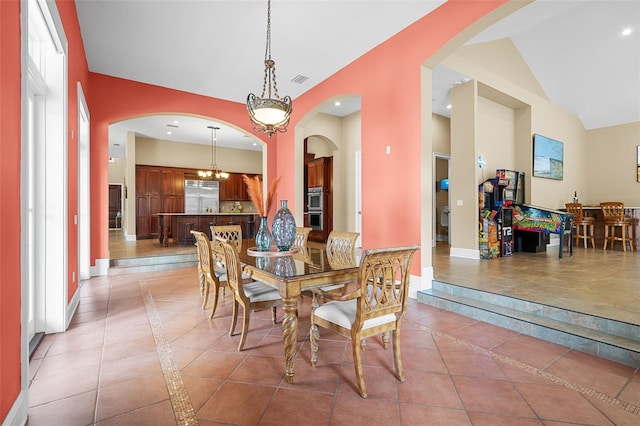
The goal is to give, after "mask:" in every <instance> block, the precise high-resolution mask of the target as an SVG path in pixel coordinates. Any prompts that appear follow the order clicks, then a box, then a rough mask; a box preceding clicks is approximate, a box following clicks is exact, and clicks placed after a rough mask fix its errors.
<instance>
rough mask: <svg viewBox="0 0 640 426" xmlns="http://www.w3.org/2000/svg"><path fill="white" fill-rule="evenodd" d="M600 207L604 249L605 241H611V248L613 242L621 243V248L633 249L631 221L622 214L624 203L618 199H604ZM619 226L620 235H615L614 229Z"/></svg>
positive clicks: (605, 246) (625, 249) (605, 247)
mask: <svg viewBox="0 0 640 426" xmlns="http://www.w3.org/2000/svg"><path fill="white" fill-rule="evenodd" d="M600 209H601V210H602V215H603V218H604V250H606V249H607V243H608V242H610V243H611V249H612V250H613V248H614V245H615V242H616V241H620V242H621V243H622V249H623V250H624V251H627V244H629V249H630V250H631V251H633V222H632V221H631V219H628V218H626V217H625V216H624V203H621V202H619V201H606V202H603V203H600ZM618 228H620V236H619V237H618V236H617V232H616V230H617V229H618Z"/></svg>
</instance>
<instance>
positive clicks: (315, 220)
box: [307, 211, 322, 231]
mask: <svg viewBox="0 0 640 426" xmlns="http://www.w3.org/2000/svg"><path fill="white" fill-rule="evenodd" d="M307 214H308V217H309V227H310V228H311V229H312V230H314V231H322V212H321V211H320V212H318V211H315V212H314V211H309V213H307Z"/></svg>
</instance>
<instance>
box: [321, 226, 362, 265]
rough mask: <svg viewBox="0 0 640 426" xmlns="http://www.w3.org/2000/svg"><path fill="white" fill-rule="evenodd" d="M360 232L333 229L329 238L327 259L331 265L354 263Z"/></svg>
mask: <svg viewBox="0 0 640 426" xmlns="http://www.w3.org/2000/svg"><path fill="white" fill-rule="evenodd" d="M359 236H360V233H359V232H342V231H331V232H330V233H329V237H328V238H327V260H328V261H329V264H331V265H352V264H353V261H354V258H355V249H356V240H357V239H358V237H359Z"/></svg>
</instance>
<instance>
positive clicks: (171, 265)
mask: <svg viewBox="0 0 640 426" xmlns="http://www.w3.org/2000/svg"><path fill="white" fill-rule="evenodd" d="M196 266H198V256H197V254H196V253H187V254H173V255H168V256H147V257H132V258H127V259H111V261H110V262H109V275H121V274H133V273H138V272H157V271H168V270H171V269H182V268H194V267H196Z"/></svg>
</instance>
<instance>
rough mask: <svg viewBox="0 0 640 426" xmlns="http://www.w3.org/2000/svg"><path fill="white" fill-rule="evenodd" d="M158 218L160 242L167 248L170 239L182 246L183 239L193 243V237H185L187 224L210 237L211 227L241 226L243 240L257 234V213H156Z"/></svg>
mask: <svg viewBox="0 0 640 426" xmlns="http://www.w3.org/2000/svg"><path fill="white" fill-rule="evenodd" d="M155 215H156V216H158V228H159V229H158V231H159V232H158V233H159V235H160V236H159V238H158V239H159V241H160V244H162V245H163V246H165V247H168V246H169V239H173V243H174V244H181V243H182V241H183V237H186V238H185V241H186V239H189V241H191V242H192V241H193V238H192V236H191V235H183V229H186V228H185V226H186V224H189V223H191V224H193V229H194V230H196V231H201V232H204V233H205V234H207V235H209V238H211V236H210V232H209V226H211V225H240V226H241V227H242V236H243V238H253V237H254V236H255V232H256V218H257V213H251V212H247V213H156V214H155Z"/></svg>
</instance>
